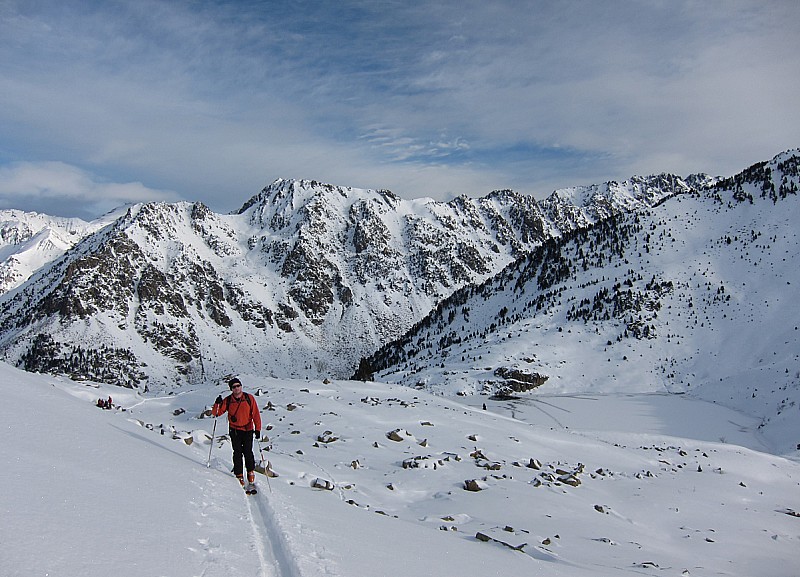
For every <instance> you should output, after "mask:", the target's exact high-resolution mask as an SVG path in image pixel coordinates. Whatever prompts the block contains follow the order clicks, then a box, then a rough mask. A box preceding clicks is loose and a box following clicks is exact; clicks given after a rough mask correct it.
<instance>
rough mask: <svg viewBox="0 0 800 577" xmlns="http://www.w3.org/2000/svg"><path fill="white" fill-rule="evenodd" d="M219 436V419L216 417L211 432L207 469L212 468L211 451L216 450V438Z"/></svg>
mask: <svg viewBox="0 0 800 577" xmlns="http://www.w3.org/2000/svg"><path fill="white" fill-rule="evenodd" d="M216 434H217V418H216V417H214V428H213V429H212V431H211V446H210V447H209V448H208V462H207V463H206V469H207V468H209V467H210V466H211V451H212V449H213V448H214V436H215V435H216Z"/></svg>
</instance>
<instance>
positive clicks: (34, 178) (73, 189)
mask: <svg viewBox="0 0 800 577" xmlns="http://www.w3.org/2000/svg"><path fill="white" fill-rule="evenodd" d="M177 200H179V197H178V195H177V194H176V193H174V192H170V191H164V190H155V189H152V188H148V187H147V186H145V185H143V184H142V183H141V182H125V183H118V182H106V181H103V180H102V179H101V178H99V177H98V176H96V175H94V174H91V173H89V172H86V171H85V170H81V169H80V168H77V167H75V166H71V165H69V164H65V163H63V162H17V163H13V164H10V165H7V166H2V167H0V202H2V203H3V204H5V205H6V206H5V207H4V208H23V209H26V210H35V211H37V212H44V213H47V214H53V215H59V214H61V213H60V212H59V209H61V210H63V209H67V207H68V206H69V205H73V210H74V205H80V206H85V207H87V208H88V209H89V210H88V213H89V214H91V213H92V212H93V211H92V209H94V210H95V211H99V212H105V211H107V210H110V209H112V208H115V207H117V206H120V205H123V204H128V203H137V202H151V201H168V202H174V201H177ZM52 208H56V210H55V211H53V210H52ZM84 212H86V209H84ZM73 214H75V213H74V212H73V213H71V214H67V215H66V216H72V215H73ZM87 216H88V215H87Z"/></svg>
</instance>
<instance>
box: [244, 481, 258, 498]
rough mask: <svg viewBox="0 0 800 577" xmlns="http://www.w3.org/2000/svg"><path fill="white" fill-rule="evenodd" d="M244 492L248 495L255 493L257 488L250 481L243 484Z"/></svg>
mask: <svg viewBox="0 0 800 577" xmlns="http://www.w3.org/2000/svg"><path fill="white" fill-rule="evenodd" d="M244 492H245V493H247V494H248V495H255V494H256V493H258V489H257V488H256V486H255V485H254V484H252V483H250V484H247V485H245V486H244Z"/></svg>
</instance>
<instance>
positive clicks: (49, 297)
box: [0, 176, 689, 386]
mask: <svg viewBox="0 0 800 577" xmlns="http://www.w3.org/2000/svg"><path fill="white" fill-rule="evenodd" d="M688 189H689V186H688V185H687V184H686V183H684V182H683V181H682V180H681V179H678V178H677V177H666V176H661V177H651V178H650V179H635V180H632V181H630V182H627V183H622V184H617V183H610V184H608V185H605V186H603V187H592V188H591V189H586V191H584V192H581V193H580V194H579V193H578V192H576V191H577V189H573V190H571V191H570V193H569V194H570V195H572V196H573V197H576V196H580V197H581V204H580V205H576V204H574V201H572V202H571V201H570V200H569V199H568V198H566V193H563V194H562V193H556V194H554V195H553V196H552V197H551V198H550V199H548V200H546V201H543V202H542V203H537V202H536V200H534V199H533V198H532V197H529V196H524V195H520V194H517V193H514V192H513V191H508V190H505V191H497V192H494V193H491V194H490V195H488V196H486V197H484V198H481V199H469V198H466V197H460V198H456V199H455V200H453V201H451V202H449V203H440V202H434V201H432V200H425V199H423V200H414V201H408V200H402V199H400V198H398V197H396V196H395V195H393V194H392V193H391V192H389V191H373V190H360V189H352V188H343V187H337V186H332V185H327V184H321V183H318V182H314V181H284V180H278V181H276V182H275V183H273V184H272V185H270V186H269V187H267V188H265V189H264V190H263V191H262V192H261V193H260V194H258V195H256V196H255V197H253V198H251V199H250V200H249V201H247V202H246V203H245V204H244V206H243V207H242V209H241V210H239V211H238V212H237V213H236V214H231V215H221V214H216V213H213V212H212V211H210V210H209V209H208V208H207V207H205V206H204V205H202V204H192V203H176V204H164V203H160V204H159V203H155V204H142V205H137V206H133V207H130V208H129V209H127V211H126V212H125V214H124V215H123V216H120V217H119V218H118V219H117V220H116V221H114V222H113V223H112V224H110V225H109V226H105V227H103V228H101V229H99V230H97V232H95V233H93V234H90V235H87V236H86V237H85V238H84V239H83V240H82V242H80V243H79V244H77V245H76V246H74V248H72V249H71V250H69V251H68V252H66V253H65V254H64V255H63V256H61V257H60V258H58V259H56V260H53V261H52V262H50V263H49V264H48V265H46V266H43V267H42V268H41V269H39V270H38V272H37V275H36V276H33V277H31V279H30V281H29V282H27V284H25V285H23V286H20V287H19V288H18V289H17V290H15V291H11V292H9V293H7V294H6V295H4V296H3V298H2V299H0V348H2V353H3V355H4V358H5V359H6V360H7V361H8V362H11V363H13V364H15V365H18V366H21V367H23V368H26V369H27V370H32V371H43V372H56V373H61V374H71V375H74V376H75V377H76V378H91V379H95V380H101V381H105V382H113V383H116V384H120V385H124V386H143V385H145V384H146V383H148V382H149V383H150V386H154V385H155V386H165V385H171V384H173V383H177V384H180V383H186V382H197V381H200V380H203V379H206V378H214V377H216V376H219V375H220V374H225V373H228V372H235V371H241V370H247V371H253V372H259V373H266V374H273V375H285V376H297V377H301V376H317V375H333V376H347V375H349V374H351V373H352V371H353V370H354V368H355V367H356V365H357V364H358V361H359V359H360V358H362V357H364V356H366V355H368V354H369V353H371V352H372V351H374V350H375V349H377V348H378V347H379V346H381V345H382V344H384V343H386V342H389V341H391V340H393V339H395V338H398V337H400V336H401V335H402V334H404V332H405V331H406V330H407V329H408V328H410V327H411V326H412V325H413V324H414V323H415V322H417V321H419V320H420V319H421V318H423V317H424V316H425V315H426V314H427V313H428V312H429V311H430V310H431V309H432V308H433V307H435V306H436V304H437V303H438V302H440V301H441V299H443V298H445V297H447V296H448V295H450V294H451V293H452V292H453V291H455V290H457V289H458V288H460V287H462V286H466V285H469V284H473V283H476V282H482V281H483V280H485V279H486V278H488V277H490V276H491V275H493V274H496V272H497V271H499V270H501V269H502V268H503V267H504V266H506V265H507V264H509V263H510V262H512V261H513V260H514V259H516V258H519V257H520V256H522V255H525V254H528V253H529V252H530V251H531V250H533V249H535V248H536V247H537V246H539V245H541V243H542V242H543V241H545V240H547V239H549V238H552V237H555V236H559V235H560V234H562V232H563V231H570V230H574V229H576V228H580V227H583V226H586V225H587V224H588V223H592V222H595V221H596V220H598V219H602V218H607V217H608V216H609V215H612V214H618V213H624V212H627V211H630V210H634V209H638V208H641V207H644V206H647V205H648V204H649V203H651V202H655V201H657V200H658V201H660V200H661V199H663V198H666V197H669V196H672V195H675V194H678V193H681V192H684V191H686V190H688ZM98 228H99V227H98Z"/></svg>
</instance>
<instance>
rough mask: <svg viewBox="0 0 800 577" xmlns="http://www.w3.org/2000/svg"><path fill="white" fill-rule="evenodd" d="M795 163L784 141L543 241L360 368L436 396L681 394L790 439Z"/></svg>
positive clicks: (796, 319)
mask: <svg viewBox="0 0 800 577" xmlns="http://www.w3.org/2000/svg"><path fill="white" fill-rule="evenodd" d="M798 161H800V156H798V153H797V151H792V152H788V153H785V154H782V155H779V156H778V157H776V158H775V159H773V160H772V161H771V162H769V163H760V164H758V165H755V166H753V167H751V168H749V169H747V170H746V171H743V172H742V173H740V174H738V175H736V176H734V177H732V178H729V179H724V180H721V181H719V182H718V183H716V184H715V185H714V186H712V187H709V188H704V189H702V190H697V189H694V190H687V191H685V192H683V193H681V194H678V195H676V196H674V197H671V198H669V199H666V200H663V201H659V199H657V198H655V199H653V200H652V201H650V202H648V203H647V204H648V208H647V209H646V210H640V211H632V212H628V213H619V214H618V215H617V216H614V217H611V218H606V219H605V220H599V219H597V220H595V224H592V225H591V226H587V227H586V228H583V229H578V230H575V231H572V232H569V233H565V234H563V235H562V236H561V237H560V238H558V239H553V240H549V241H547V242H546V243H544V244H543V245H542V246H541V247H539V248H538V249H537V250H535V251H533V252H532V253H530V254H529V255H525V256H523V257H521V258H520V259H518V260H517V261H516V262H514V263H513V264H511V265H509V266H508V267H507V268H506V269H505V270H504V271H503V272H502V273H500V274H498V275H496V276H494V277H492V278H490V279H488V280H487V281H486V282H485V283H483V284H481V285H479V286H469V287H465V288H463V289H461V290H460V291H457V292H456V293H455V294H453V295H452V296H451V297H449V298H448V299H446V300H445V301H443V302H442V303H440V304H439V306H438V307H437V308H436V310H435V311H434V312H432V313H431V315H429V316H428V317H426V318H425V319H423V320H422V321H420V322H419V323H417V325H415V327H414V328H413V329H412V330H411V331H409V332H408V333H407V334H405V335H404V336H403V337H402V338H401V339H399V340H397V341H395V342H394V343H391V344H389V345H387V346H385V347H383V348H382V349H381V350H379V351H378V352H376V353H375V355H373V356H372V357H371V358H370V359H368V362H369V365H370V368H371V370H373V371H375V372H376V378H377V379H379V380H383V381H389V382H394V383H400V384H404V385H406V386H412V387H418V388H426V389H429V390H434V391H438V392H440V393H445V394H461V395H463V394H473V393H476V392H480V393H486V394H500V395H513V394H516V393H518V392H521V391H526V390H532V389H536V391H537V394H538V393H542V394H544V393H591V392H595V391H598V390H603V391H609V390H613V391H617V392H626V391H627V392H634V391H638V392H642V391H662V392H669V393H691V394H692V395H694V396H698V397H700V398H705V399H708V400H713V401H717V402H721V403H726V404H727V405H728V406H733V407H735V408H737V409H738V410H741V411H743V412H746V413H747V414H751V415H757V416H759V417H760V418H762V419H763V420H762V423H761V428H762V432H763V433H764V434H765V436H766V437H767V438H768V439H769V441H770V443H771V446H772V447H773V449H774V450H776V451H778V452H789V451H793V450H795V448H796V446H797V445H800V418H798V410H800V330H799V329H798V327H800V309H798V308H797V306H796V303H797V300H798V298H800V273H798V270H800V261H799V260H798V259H800V236H798V232H797V223H798V222H800V200H799V199H798V198H797V188H798V184H799V181H798V179H799V175H798ZM580 192H581V193H582V194H584V195H585V194H586V192H587V191H586V190H583V191H580ZM561 195H562V198H564V197H566V198H569V199H574V198H575V196H576V194H570V195H564V194H563V193H561ZM595 198H596V196H595ZM618 203H621V201H618ZM568 206H569V205H568Z"/></svg>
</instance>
